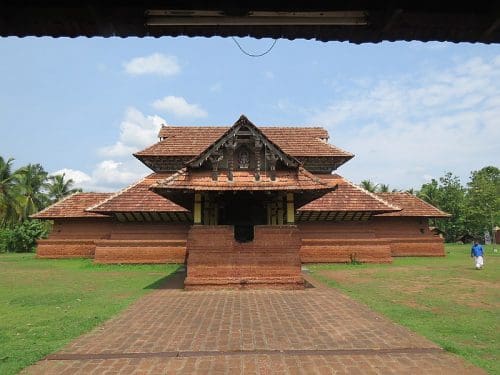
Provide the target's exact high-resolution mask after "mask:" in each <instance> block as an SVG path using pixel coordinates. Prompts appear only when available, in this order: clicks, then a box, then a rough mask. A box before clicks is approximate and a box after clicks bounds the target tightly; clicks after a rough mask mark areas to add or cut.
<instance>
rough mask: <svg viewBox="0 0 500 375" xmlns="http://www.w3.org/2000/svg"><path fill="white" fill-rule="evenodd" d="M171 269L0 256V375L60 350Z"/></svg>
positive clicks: (32, 255) (12, 371) (114, 312)
mask: <svg viewBox="0 0 500 375" xmlns="http://www.w3.org/2000/svg"><path fill="white" fill-rule="evenodd" d="M177 268H178V266H176V265H130V266H120V265H94V264H92V261H91V260H85V259H58V260H45V259H35V258H34V254H0V374H2V375H6V374H15V373H17V372H18V371H19V370H20V369H22V368H24V367H26V366H28V365H29V364H31V363H34V362H36V361H37V360H39V359H41V358H43V357H44V356H45V355H47V354H49V353H51V352H54V351H55V350H57V349H59V348H61V347H62V346H64V344H66V343H67V342H69V341H70V340H71V339H73V338H75V337H77V336H79V335H81V334H82V333H84V332H87V331H89V330H91V329H92V328H93V327H95V326H96V325H98V324H100V323H102V322H103V321H105V320H107V319H108V318H109V317H111V316H113V315H115V314H116V313H117V312H119V311H121V310H123V309H124V308H125V307H126V306H127V305H129V304H130V303H131V302H133V301H134V300H136V299H137V298H138V297H140V296H141V295H143V294H145V293H147V292H148V290H152V289H153V288H155V287H156V286H157V285H158V283H160V282H161V280H162V279H163V278H164V277H166V276H167V275H169V274H171V273H172V272H174V271H175V270H176V269H177Z"/></svg>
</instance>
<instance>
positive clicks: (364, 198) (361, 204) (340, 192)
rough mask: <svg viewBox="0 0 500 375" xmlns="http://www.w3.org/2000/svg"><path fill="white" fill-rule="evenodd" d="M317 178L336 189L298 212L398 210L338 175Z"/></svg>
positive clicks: (396, 207)
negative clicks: (334, 185) (335, 186)
mask: <svg viewBox="0 0 500 375" xmlns="http://www.w3.org/2000/svg"><path fill="white" fill-rule="evenodd" d="M317 176H320V177H321V179H322V180H326V181H328V182H329V183H331V184H337V185H338V187H337V189H336V190H335V191H332V192H329V193H327V194H325V195H324V196H322V197H321V198H318V199H316V200H314V201H312V202H310V203H308V204H306V205H304V206H302V207H301V208H300V209H299V211H356V212H360V211H370V212H392V211H399V210H400V208H399V207H398V206H396V205H392V204H389V203H387V202H385V201H384V200H382V199H381V198H379V197H377V196H376V195H375V194H372V193H370V192H368V191H366V190H364V189H362V188H361V187H359V186H357V185H355V184H353V183H352V182H350V181H348V180H346V179H345V178H343V177H341V176H339V175H338V174H333V175H317Z"/></svg>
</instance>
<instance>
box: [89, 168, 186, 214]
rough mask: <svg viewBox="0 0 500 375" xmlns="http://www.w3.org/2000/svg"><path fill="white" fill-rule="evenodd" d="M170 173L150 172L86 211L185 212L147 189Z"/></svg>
mask: <svg viewBox="0 0 500 375" xmlns="http://www.w3.org/2000/svg"><path fill="white" fill-rule="evenodd" d="M170 175H171V173H152V174H150V175H148V176H146V177H144V178H143V179H142V180H140V181H138V182H136V183H135V184H133V185H130V186H128V187H127V188H125V189H123V190H121V191H119V192H118V193H115V194H111V195H110V196H108V197H107V199H106V200H104V201H102V202H100V203H98V204H96V205H94V206H92V207H89V208H88V209H87V211H88V212H89V213H90V212H99V213H108V214H109V213H113V212H186V211H187V210H186V209H185V208H183V207H181V206H179V205H177V204H175V203H174V202H171V201H169V200H168V199H167V198H164V197H162V196H159V195H158V194H155V193H153V192H152V191H151V190H149V188H150V186H151V185H153V184H154V183H156V182H157V181H158V180H161V179H165V178H166V177H168V176H170Z"/></svg>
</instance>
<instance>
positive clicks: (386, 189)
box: [377, 184, 391, 193]
mask: <svg viewBox="0 0 500 375" xmlns="http://www.w3.org/2000/svg"><path fill="white" fill-rule="evenodd" d="M390 191H391V189H390V187H389V185H387V184H380V185H379V186H378V189H377V192H378V193H388V192H390Z"/></svg>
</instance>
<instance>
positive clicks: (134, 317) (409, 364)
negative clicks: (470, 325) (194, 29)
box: [25, 286, 484, 375]
mask: <svg viewBox="0 0 500 375" xmlns="http://www.w3.org/2000/svg"><path fill="white" fill-rule="evenodd" d="M25 373H27V374H58V375H59V374H174V373H175V374H177V373H180V374H194V373H196V374H206V373H213V374H238V373H245V374H247V373H248V374H454V375H456V374H484V372H483V371H482V370H480V369H478V368H475V367H473V366H471V365H468V364H466V363H465V362H464V361H463V360H462V359H460V358H458V357H456V356H453V355H451V354H448V353H446V352H444V351H443V350H441V349H440V348H439V347H438V346H437V345H435V344H433V343H432V342H430V341H428V340H426V339H424V338H423V337H421V336H419V335H416V334H414V333H412V332H410V331H408V330H407V329H405V328H403V327H401V326H398V325H396V324H394V323H392V322H391V321H389V320H388V319H386V318H384V317H382V316H380V315H378V314H376V313H374V312H373V311H371V310H370V309H368V308H367V307H366V306H364V305H362V304H359V303H357V302H355V301H353V300H352V299H350V298H348V297H347V296H345V295H343V294H341V293H340V292H338V291H336V290H333V289H329V288H324V287H321V286H319V287H317V288H310V289H306V290H305V291H272V290H262V291H258V290H249V291H207V292H185V291H182V290H179V289H177V290H176V289H159V290H156V291H154V292H152V293H150V294H148V295H147V296H145V297H143V298H142V299H140V300H139V301H137V302H136V303H135V304H133V305H132V306H131V307H130V308H128V309H127V310H126V311H125V312H123V313H122V314H121V315H119V316H118V317H116V318H114V319H112V320H110V321H108V322H107V323H105V324H104V325H103V326H101V327H99V328H97V329H95V330H94V331H92V332H90V333H88V334H86V335H83V336H81V337H80V338H78V339H76V340H75V341H73V342H72V343H71V344H69V345H68V346H66V347H65V348H64V349H63V350H61V351H59V352H58V353H55V354H52V355H51V356H49V357H47V359H45V360H43V361H40V362H38V363H37V364H35V365H34V366H31V367H29V368H28V369H26V370H25Z"/></svg>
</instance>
